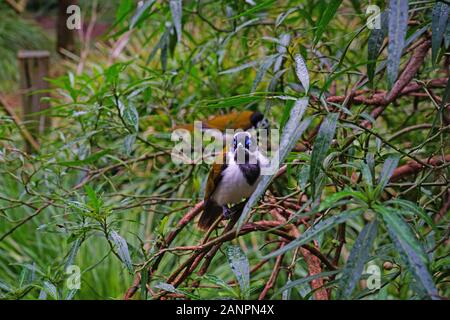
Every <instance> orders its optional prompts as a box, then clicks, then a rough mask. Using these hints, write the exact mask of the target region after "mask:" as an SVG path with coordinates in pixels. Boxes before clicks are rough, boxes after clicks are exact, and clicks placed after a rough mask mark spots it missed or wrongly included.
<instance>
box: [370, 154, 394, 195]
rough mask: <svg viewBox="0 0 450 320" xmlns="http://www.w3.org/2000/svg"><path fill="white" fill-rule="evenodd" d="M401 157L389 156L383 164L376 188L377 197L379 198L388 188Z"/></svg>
mask: <svg viewBox="0 0 450 320" xmlns="http://www.w3.org/2000/svg"><path fill="white" fill-rule="evenodd" d="M399 159H400V158H399V157H398V156H397V155H394V156H389V157H388V158H387V159H386V161H385V162H384V164H383V169H381V174H380V178H379V179H378V185H377V187H376V188H375V196H378V195H379V194H380V193H381V192H382V191H383V190H384V188H385V187H386V185H387V184H388V182H389V179H390V178H391V176H392V174H393V173H394V170H395V169H396V168H397V165H398V161H399Z"/></svg>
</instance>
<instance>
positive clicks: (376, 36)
mask: <svg viewBox="0 0 450 320" xmlns="http://www.w3.org/2000/svg"><path fill="white" fill-rule="evenodd" d="M380 15H381V17H380V18H381V28H380V29H373V30H372V31H371V32H370V35H369V40H368V43H367V60H368V62H367V77H368V78H369V81H370V83H371V84H372V85H373V78H374V76H375V67H376V60H377V58H378V55H379V54H380V49H381V46H382V44H383V40H384V38H385V37H386V34H387V13H386V12H381V13H380Z"/></svg>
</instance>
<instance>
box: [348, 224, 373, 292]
mask: <svg viewBox="0 0 450 320" xmlns="http://www.w3.org/2000/svg"><path fill="white" fill-rule="evenodd" d="M377 227H378V226H377V221H376V220H373V221H372V222H370V223H368V224H367V225H366V226H365V227H364V229H362V231H361V233H360V234H359V235H358V238H356V241H355V244H354V245H353V248H352V250H351V251H350V256H349V257H348V260H347V263H346V264H345V267H344V270H343V271H342V277H341V278H340V279H339V298H340V299H348V298H350V295H351V294H352V292H353V289H354V288H355V286H356V283H357V282H358V280H359V278H360V277H361V273H362V271H363V269H364V264H365V263H366V261H367V259H368V258H369V252H370V249H371V248H372V244H373V241H374V240H375V237H376V234H377Z"/></svg>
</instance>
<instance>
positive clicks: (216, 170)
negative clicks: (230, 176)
mask: <svg viewBox="0 0 450 320" xmlns="http://www.w3.org/2000/svg"><path fill="white" fill-rule="evenodd" d="M226 152H227V151H226V149H224V151H222V152H221V153H220V154H219V155H218V156H217V158H218V160H221V161H215V162H214V164H213V165H212V167H211V170H210V171H209V175H208V180H207V181H206V188H205V201H207V200H208V199H209V197H211V195H212V194H213V192H214V191H215V190H216V187H217V186H218V185H219V183H220V180H221V179H222V170H223V169H224V166H225V167H226V165H227V164H226Z"/></svg>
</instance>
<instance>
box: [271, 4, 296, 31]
mask: <svg viewBox="0 0 450 320" xmlns="http://www.w3.org/2000/svg"><path fill="white" fill-rule="evenodd" d="M297 10H298V8H297V7H294V8H290V9H288V10H287V11H285V12H282V13H280V14H279V15H278V17H277V19H276V20H275V28H278V27H279V26H280V24H282V23H283V21H284V20H285V19H286V18H287V17H288V16H289V15H290V14H291V13H293V12H295V11H297Z"/></svg>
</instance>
